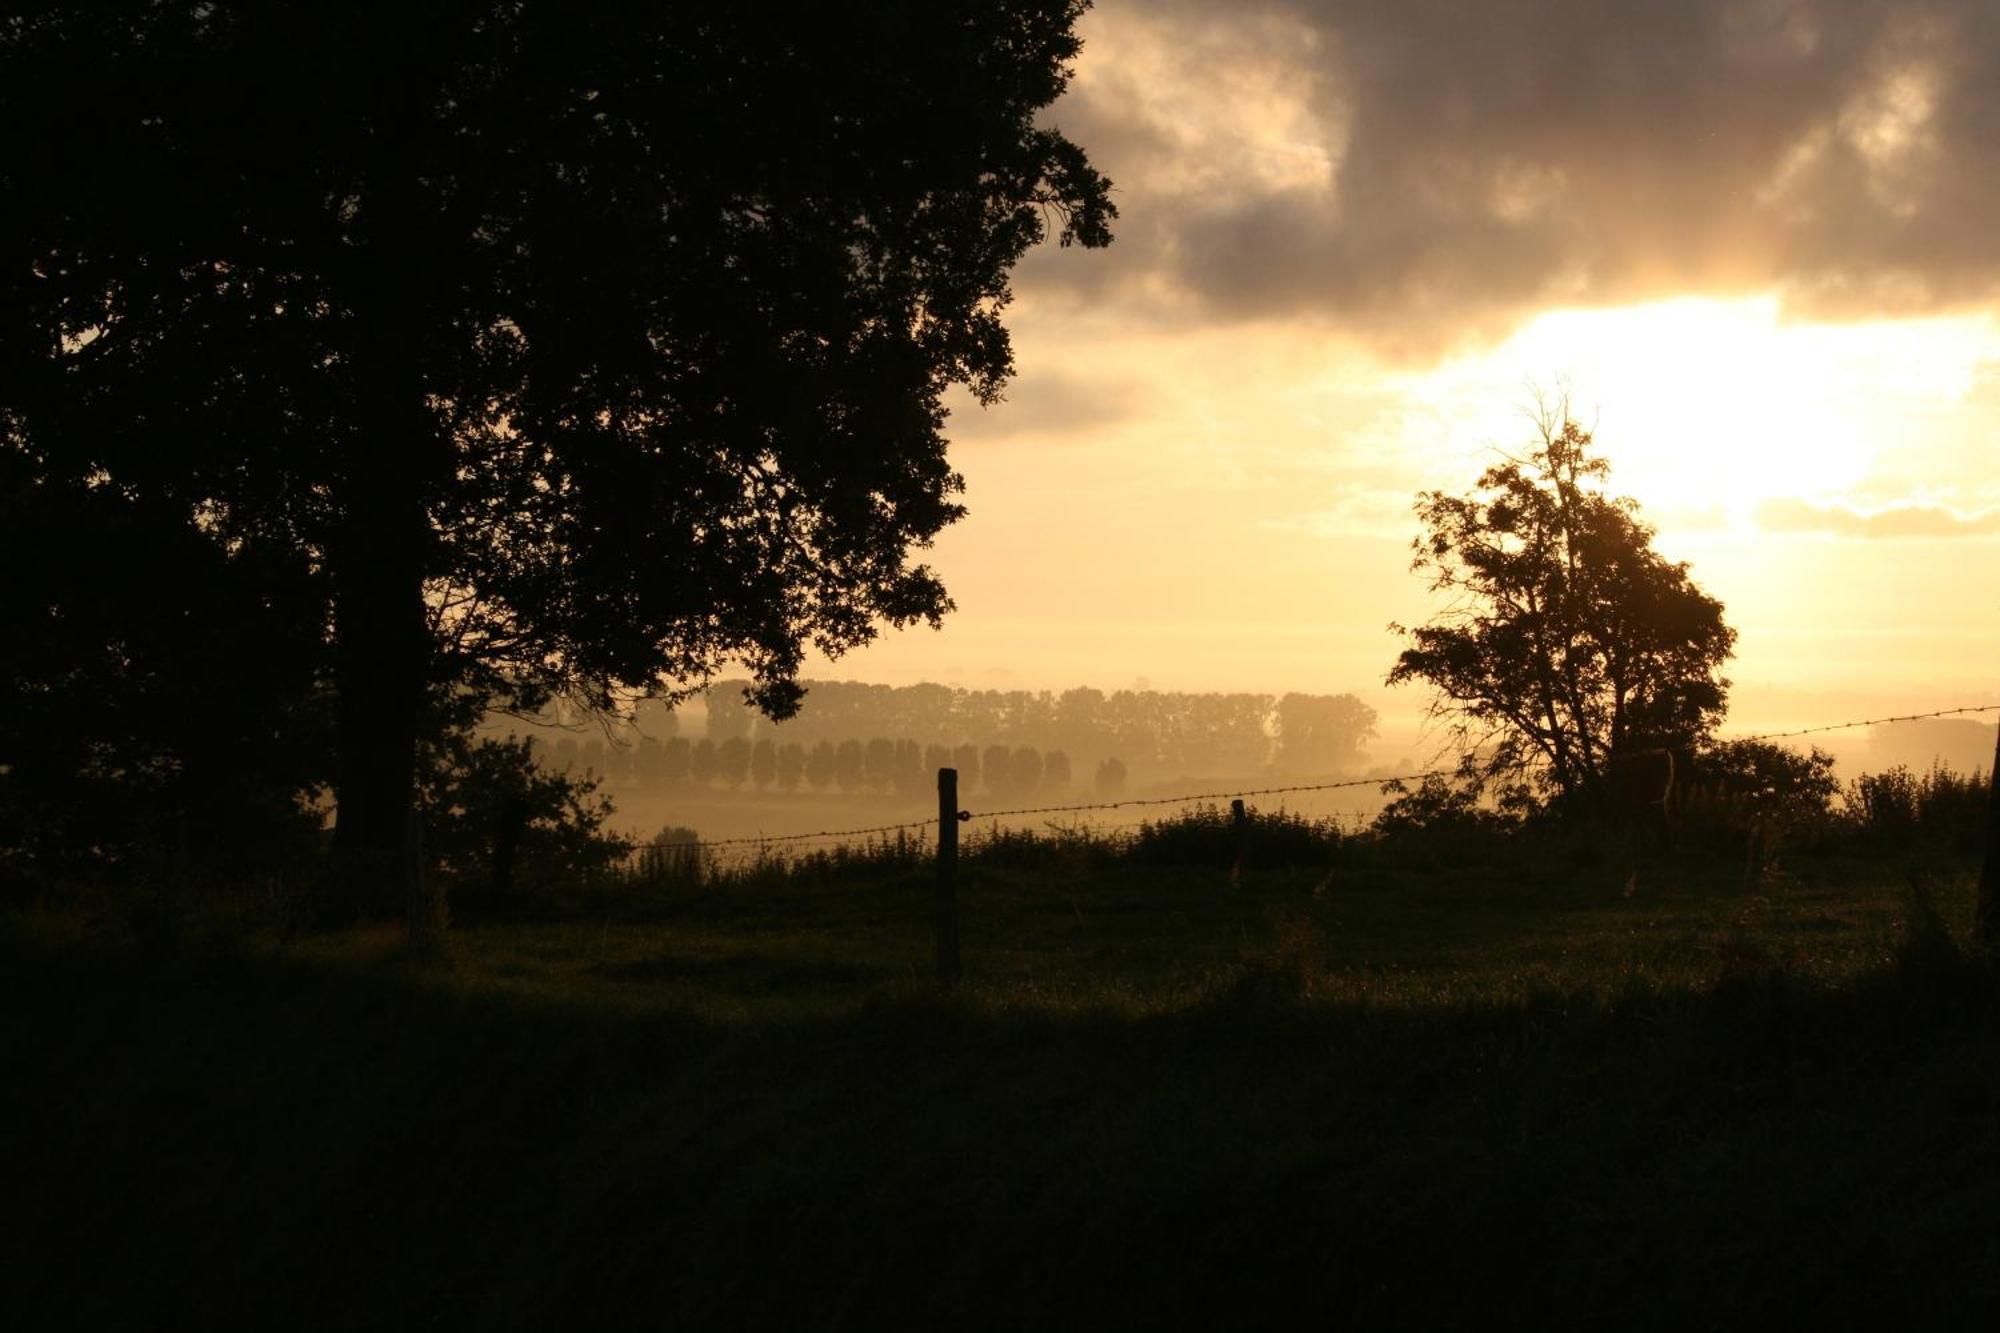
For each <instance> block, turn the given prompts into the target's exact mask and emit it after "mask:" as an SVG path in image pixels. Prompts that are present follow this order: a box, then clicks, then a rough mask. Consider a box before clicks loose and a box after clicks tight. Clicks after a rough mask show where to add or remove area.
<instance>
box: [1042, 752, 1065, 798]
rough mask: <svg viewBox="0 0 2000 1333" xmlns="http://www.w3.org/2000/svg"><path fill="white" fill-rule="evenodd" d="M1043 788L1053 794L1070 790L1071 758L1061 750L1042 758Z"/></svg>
mask: <svg viewBox="0 0 2000 1333" xmlns="http://www.w3.org/2000/svg"><path fill="white" fill-rule="evenodd" d="M1042 787H1043V788H1044V789H1045V790H1047V791H1052V792H1063V791H1068V790H1069V756H1068V755H1067V754H1064V753H1063V752H1062V751H1061V750H1050V751H1049V752H1048V753H1047V754H1045V755H1043V756H1042Z"/></svg>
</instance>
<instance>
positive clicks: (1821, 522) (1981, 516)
mask: <svg viewBox="0 0 2000 1333" xmlns="http://www.w3.org/2000/svg"><path fill="white" fill-rule="evenodd" d="M1755 517H1756V523H1757V526H1758V527H1759V528H1760V529H1762V530H1763V531H1765V532H1769V533H1779V534H1784V535H1787V536H1804V535H1814V536H1833V537H1865V538H1898V537H1900V538H1952V537H1994V536H2000V509H1988V510H1983V511H1981V512H1979V513H1976V514H1961V513H1959V512H1958V511H1957V510H1955V509H1948V508H1946V507H1944V506H1943V505H1926V504H1905V505H1891V506H1889V507H1887V508H1885V509H1872V510H1863V509H1852V508H1849V507H1847V506H1846V505H1815V504H1808V503H1806V502H1805V501H1803V500H1766V501H1765V502H1764V503H1763V504H1761V505H1758V506H1757V511H1756V516H1755Z"/></svg>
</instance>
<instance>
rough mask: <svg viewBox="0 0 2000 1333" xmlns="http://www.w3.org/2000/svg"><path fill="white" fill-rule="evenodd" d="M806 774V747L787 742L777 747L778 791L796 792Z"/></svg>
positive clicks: (794, 742)
mask: <svg viewBox="0 0 2000 1333" xmlns="http://www.w3.org/2000/svg"><path fill="white" fill-rule="evenodd" d="M805 772H806V747H805V746H803V745H800V744H799V743H798V742H796V741H788V742H786V743H785V744H783V745H780V746H779V747H778V790H779V791H797V790H798V787H799V779H801V778H803V777H804V776H805Z"/></svg>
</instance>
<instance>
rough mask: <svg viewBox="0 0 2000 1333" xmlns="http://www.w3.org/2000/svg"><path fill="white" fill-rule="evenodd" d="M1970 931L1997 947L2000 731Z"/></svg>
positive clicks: (1999, 920) (1990, 778) (1999, 935)
mask: <svg viewBox="0 0 2000 1333" xmlns="http://www.w3.org/2000/svg"><path fill="white" fill-rule="evenodd" d="M1974 930H1975V932H1976V933H1977V935H1978V937H1979V941H1980V943H1982V944H1985V945H1987V946H1988V947H1993V946H2000V734H1996V736H1995V738H1994V747H1993V771H1992V773H1990V774H1989V775H1988V777H1987V794H1986V859H1985V861H1984V863H1983V864H1982V865H1981V866H1980V867H1979V913H1978V916H1977V917H1976V918H1975V922H1974Z"/></svg>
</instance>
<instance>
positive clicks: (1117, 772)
mask: <svg viewBox="0 0 2000 1333" xmlns="http://www.w3.org/2000/svg"><path fill="white" fill-rule="evenodd" d="M1094 784H1095V786H1096V787H1097V794H1098V795H1099V796H1109V797H1114V798H1115V797H1119V796H1123V795H1124V794H1125V761H1124V760H1122V759H1120V758H1118V757H1117V756H1116V755H1113V756H1112V757H1111V758H1109V759H1106V760H1104V761H1102V762H1101V763H1099V764H1098V766H1097V776H1096V778H1095V780H1094Z"/></svg>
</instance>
